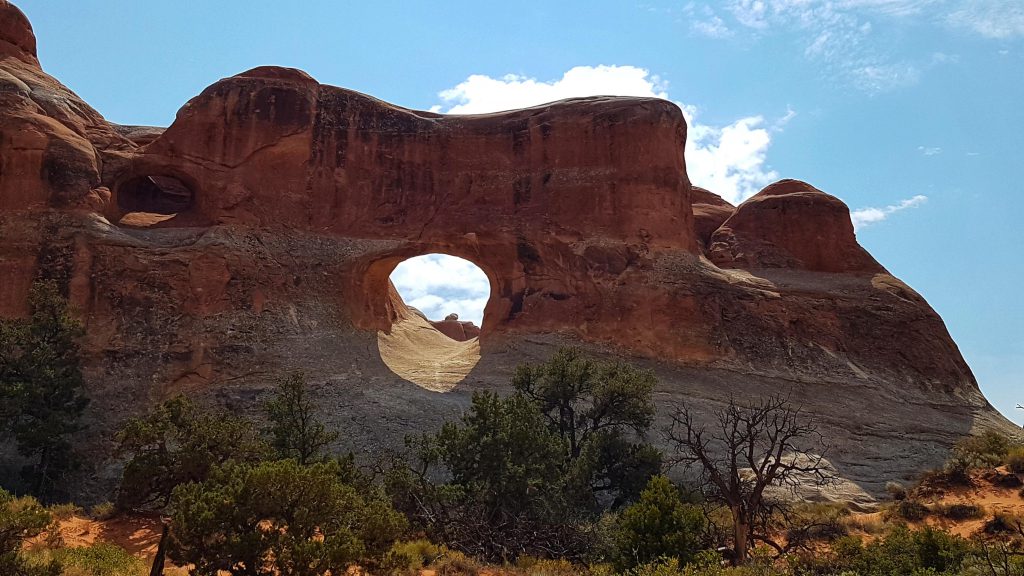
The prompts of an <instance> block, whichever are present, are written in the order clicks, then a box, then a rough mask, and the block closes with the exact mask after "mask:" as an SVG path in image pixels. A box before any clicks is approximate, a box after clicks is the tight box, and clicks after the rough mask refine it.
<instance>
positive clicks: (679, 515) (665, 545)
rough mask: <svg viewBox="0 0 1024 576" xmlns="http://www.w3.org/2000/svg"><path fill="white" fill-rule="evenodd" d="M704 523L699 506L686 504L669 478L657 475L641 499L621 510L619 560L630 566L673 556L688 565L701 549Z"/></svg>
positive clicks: (621, 564)
mask: <svg viewBox="0 0 1024 576" xmlns="http://www.w3.org/2000/svg"><path fill="white" fill-rule="evenodd" d="M705 525H706V522H705V519H704V514H703V512H702V511H701V509H700V508H699V507H697V506H694V505H691V504H684V503H683V500H682V498H681V497H680V494H679V489H678V488H677V487H676V486H674V485H673V484H672V482H670V481H669V479H668V478H666V477H665V476H655V477H654V478H651V480H650V482H648V483H647V487H646V488H644V490H643V492H641V493H640V499H639V500H638V501H637V502H636V503H635V504H633V505H631V506H630V507H628V508H626V509H625V510H623V511H622V515H621V516H620V518H619V530H618V537H617V547H618V551H617V552H618V553H617V554H616V563H617V564H618V566H619V567H620V568H629V567H633V566H637V565H640V564H646V563H649V562H653V561H655V560H658V559H665V558H672V559H675V560H678V561H679V562H680V563H682V564H685V563H687V562H689V561H690V560H692V559H693V557H694V554H696V553H697V551H698V550H700V545H701V536H702V534H703V532H704V528H705Z"/></svg>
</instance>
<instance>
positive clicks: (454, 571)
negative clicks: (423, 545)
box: [430, 550, 480, 576]
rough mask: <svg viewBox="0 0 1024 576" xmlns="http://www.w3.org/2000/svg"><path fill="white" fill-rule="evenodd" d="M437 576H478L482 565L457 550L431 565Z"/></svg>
mask: <svg viewBox="0 0 1024 576" xmlns="http://www.w3.org/2000/svg"><path fill="white" fill-rule="evenodd" d="M430 569H431V570H433V571H434V574H435V575H436V576H477V575H478V574H480V564H479V563H478V562H477V561H476V560H473V559H472V558H470V557H469V556H466V555H465V554H463V553H462V552H458V551H456V550H449V551H447V552H446V553H445V554H444V556H442V557H441V558H439V559H438V560H437V561H435V562H434V563H433V564H431V565H430Z"/></svg>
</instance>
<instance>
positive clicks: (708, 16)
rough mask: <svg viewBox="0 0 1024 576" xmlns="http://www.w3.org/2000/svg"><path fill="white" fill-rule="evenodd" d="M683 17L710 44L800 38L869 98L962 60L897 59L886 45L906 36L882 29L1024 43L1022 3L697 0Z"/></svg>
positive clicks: (811, 56) (806, 53)
mask: <svg viewBox="0 0 1024 576" xmlns="http://www.w3.org/2000/svg"><path fill="white" fill-rule="evenodd" d="M683 13H684V14H685V15H686V16H687V18H688V19H689V20H690V29H691V30H692V31H693V32H694V33H696V34H700V35H703V36H707V37H709V38H715V39H728V38H740V37H742V38H754V39H757V38H761V37H765V36H769V35H772V34H785V35H787V36H791V37H795V38H797V39H798V40H797V41H798V45H799V46H801V47H802V51H803V54H802V56H803V57H805V58H806V59H807V60H809V61H811V62H813V63H815V64H817V65H819V66H821V67H822V69H823V71H824V72H826V73H827V74H829V75H831V76H834V77H836V78H838V79H841V80H843V81H845V82H846V83H848V84H852V85H853V86H855V87H857V88H859V89H861V90H863V91H865V92H867V93H870V94H878V93H882V92H887V91H891V90H894V89H897V88H902V87H905V86H912V85H914V84H917V83H918V82H919V81H920V79H921V76H922V75H923V74H924V73H925V72H926V71H927V70H928V69H930V68H933V67H935V66H939V65H943V64H955V63H956V62H957V61H958V58H957V57H956V55H947V54H932V55H929V54H926V53H922V54H918V55H916V56H913V55H912V56H905V55H898V54H897V53H896V52H895V51H894V50H892V49H891V48H886V46H888V45H890V44H892V43H893V42H901V41H902V39H901V36H900V35H899V34H896V35H893V34H888V35H887V31H886V29H887V28H886V27H885V26H880V24H886V23H893V22H901V23H906V22H910V21H911V20H913V22H914V23H915V24H919V23H924V24H926V25H931V26H937V27H941V28H947V29H950V28H952V29H960V30H966V31H968V32H972V33H974V34H977V35H980V36H982V37H984V38H989V39H997V40H1007V39H1011V38H1019V37H1024V2H1021V1H1020V0H728V1H726V2H721V3H719V2H709V1H707V0H704V1H702V2H698V1H696V0H694V1H691V2H690V3H688V4H687V5H686V7H685V8H684V9H683ZM903 52H904V54H906V53H908V51H906V50H904V51H903Z"/></svg>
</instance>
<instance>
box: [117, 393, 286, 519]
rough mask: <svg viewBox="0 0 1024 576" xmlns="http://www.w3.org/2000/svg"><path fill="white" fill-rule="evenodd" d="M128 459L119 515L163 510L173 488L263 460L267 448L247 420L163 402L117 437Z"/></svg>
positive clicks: (180, 401)
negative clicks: (231, 464)
mask: <svg viewBox="0 0 1024 576" xmlns="http://www.w3.org/2000/svg"><path fill="white" fill-rule="evenodd" d="M118 440H119V442H120V451H121V453H122V454H125V455H127V456H129V457H130V460H129V461H128V464H127V465H126V466H125V469H124V476H123V477H122V479H121V488H120V490H119V491H118V500H117V505H118V507H119V508H120V509H122V510H125V509H129V510H130V509H161V508H163V507H165V506H166V505H167V502H168V500H169V499H170V496H171V492H172V491H173V490H174V487H175V486H178V485H180V484H184V483H186V482H197V481H201V480H203V479H205V478H206V475H207V474H208V473H209V470H210V468H212V467H213V466H217V465H220V464H223V463H225V462H227V461H228V460H235V461H239V462H252V461H257V460H261V459H263V458H265V457H266V456H267V455H268V454H269V448H268V447H267V445H266V444H265V443H264V442H263V440H262V439H261V438H260V436H259V433H258V432H257V431H256V429H255V428H254V427H253V425H252V423H251V422H249V421H248V420H245V419H242V418H239V417H237V416H234V415H231V414H227V413H224V412H221V411H211V410H204V409H201V408H199V407H198V406H196V405H195V404H194V403H193V402H192V401H191V400H189V399H188V398H186V397H184V396H178V397H176V398H172V399H170V400H167V401H165V402H163V403H162V404H160V405H158V406H157V407H155V408H154V409H153V410H152V411H151V412H150V413H149V414H147V415H146V416H144V417H142V418H133V419H131V420H129V421H128V422H127V423H126V424H125V426H124V428H123V429H122V430H121V432H120V433H119V434H118Z"/></svg>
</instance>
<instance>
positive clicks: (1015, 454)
mask: <svg viewBox="0 0 1024 576" xmlns="http://www.w3.org/2000/svg"><path fill="white" fill-rule="evenodd" d="M1006 467H1007V468H1008V469H1009V470H1010V472H1013V473H1014V474H1024V447H1017V448H1014V449H1012V450H1010V452H1009V453H1008V454H1007V455H1006Z"/></svg>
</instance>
